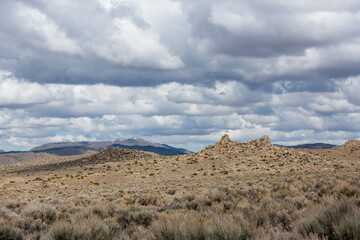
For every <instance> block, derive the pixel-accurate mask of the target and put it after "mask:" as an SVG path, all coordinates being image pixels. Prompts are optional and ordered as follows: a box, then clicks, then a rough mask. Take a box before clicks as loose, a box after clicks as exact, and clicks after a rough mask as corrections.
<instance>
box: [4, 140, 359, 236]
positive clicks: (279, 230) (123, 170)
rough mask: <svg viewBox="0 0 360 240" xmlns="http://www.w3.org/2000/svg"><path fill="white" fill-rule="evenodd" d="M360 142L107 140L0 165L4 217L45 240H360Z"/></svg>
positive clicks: (23, 233) (19, 230)
mask: <svg viewBox="0 0 360 240" xmlns="http://www.w3.org/2000/svg"><path fill="white" fill-rule="evenodd" d="M358 143H359V142H358V141H349V142H348V143H346V144H344V145H343V146H341V147H338V148H334V149H289V148H286V147H280V146H276V145H273V144H272V143H271V141H270V139H269V137H268V136H263V137H262V138H259V139H254V140H251V141H248V142H243V143H241V142H237V141H232V140H230V138H229V136H228V135H224V136H223V137H222V138H221V139H220V141H218V142H217V143H215V144H213V145H210V146H208V147H206V148H205V149H203V150H201V151H198V152H196V153H191V154H187V155H178V156H160V155H157V154H155V153H150V152H142V151H138V150H129V149H121V148H116V147H112V146H110V147H108V148H106V149H104V150H103V151H101V152H99V153H93V154H88V155H86V156H83V155H80V156H73V157H71V158H70V157H57V158H56V159H52V160H46V159H43V160H42V161H37V160H31V161H29V163H28V164H26V162H23V163H19V164H16V165H9V166H0V190H1V197H2V198H1V199H2V203H0V209H1V215H0V222H1V223H2V226H8V228H10V229H12V230H13V231H12V232H13V233H14V234H15V233H18V234H20V235H21V236H25V237H27V238H25V239H45V240H48V239H49V240H50V239H54V238H52V237H51V236H57V238H56V239H66V238H65V237H66V236H68V235H66V234H70V236H76V237H73V239H81V240H83V239H103V238H104V236H105V237H106V239H109V240H115V239H158V240H160V239H189V238H188V237H186V236H184V235H182V234H183V233H186V234H189V236H190V235H191V239H314V240H315V239H318V240H320V239H358V238H354V237H352V238H347V237H346V236H348V235H347V234H348V233H347V232H346V231H347V229H352V228H351V227H353V228H355V229H359V230H360V228H359V227H360V226H358V225H356V224H357V223H358V222H359V221H360V219H359V216H360V215H359V214H360V208H359V204H358V198H359V197H360V186H359V184H358V183H359V181H360V176H359V174H358V173H359V171H360V157H359V156H357V155H356V153H357V151H358V150H357V148H358ZM30 162H31V163H30ZM340 210H341V211H340ZM19 223H26V224H19ZM353 223H355V224H353ZM313 226H317V227H316V228H315V227H313ZM339 226H341V229H342V230H341V231H340V230H339V228H338V227H339ZM8 228H7V229H8ZM356 231H357V230H356ZM0 232H1V226H0ZM8 232H9V231H8V230H7V232H6V233H8ZM78 233H79V234H80V235H75V234H78ZM95 233H96V234H98V235H96V236H101V238H96V236H94V235H91V234H95ZM335 233H336V234H338V235H339V236H341V237H339V238H333V236H334V234H335ZM71 234H73V235H71ZM81 236H85V238H82V237H81ZM169 236H170V237H169ZM229 236H230V237H231V238H230V237H229ZM351 236H353V235H351ZM5 239H6V238H5ZM8 239H11V238H8ZM13 239H14V238H13ZM15 239H20V238H15Z"/></svg>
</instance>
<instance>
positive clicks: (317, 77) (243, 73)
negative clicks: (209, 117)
mask: <svg viewBox="0 0 360 240" xmlns="http://www.w3.org/2000/svg"><path fill="white" fill-rule="evenodd" d="M0 4H1V9H2V11H1V15H0V16H1V17H0V18H1V19H0V20H1V21H0V22H1V25H0V28H1V33H0V40H1V41H0V42H1V44H0V51H1V65H2V66H1V67H2V68H4V69H3V70H8V71H11V72H12V73H13V74H14V75H15V76H16V77H19V78H23V79H26V80H28V81H34V82H40V83H65V84H66V83H73V84H77V83H84V84H94V83H99V82H102V83H105V84H112V85H119V86H151V85H157V84H161V83H166V82H171V81H177V82H183V83H193V82H202V83H204V84H213V83H214V82H215V81H218V80H222V81H228V80H237V81H242V82H244V83H246V84H248V85H253V86H254V85H256V86H257V87H259V84H263V83H264V82H265V83H266V82H270V84H272V83H274V82H282V81H303V82H305V81H309V82H313V81H315V82H325V81H327V80H329V79H334V78H336V79H341V78H347V77H351V76H356V75H359V74H360V70H359V68H358V66H359V64H360V59H359V57H358V56H359V54H355V53H357V52H359V51H360V44H359V42H358V39H359V36H360V27H359V21H360V20H359V16H358V11H359V10H360V4H359V3H358V2H357V1H347V2H346V3H342V2H341V1H333V2H332V3H328V2H327V1H320V2H316V3H306V4H305V3H304V2H303V1H299V2H297V1H295V3H287V2H284V1H270V2H266V3H263V2H261V3H260V2H257V1H241V2H239V1H234V0H228V1H221V2H218V1H165V0H163V1H160V0H159V1H154V2H153V3H152V4H149V3H146V2H145V1H88V2H87V1H85V2H84V1H69V0H65V1H60V0H56V1H51V3H50V2H46V1H41V0H32V1H21V0H15V1H8V0H4V1H2V2H1V3H0ZM351 53H354V54H351ZM335 56H336V57H335ZM319 85H320V84H305V85H304V86H305V87H306V89H307V90H314V89H316V90H318V86H319ZM327 85H329V84H327ZM267 90H271V85H269V86H268V88H267ZM320 90H321V89H320Z"/></svg>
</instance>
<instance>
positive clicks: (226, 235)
mask: <svg viewBox="0 0 360 240" xmlns="http://www.w3.org/2000/svg"><path fill="white" fill-rule="evenodd" d="M206 235H207V237H206V239H208V240H220V239H226V240H242V239H251V238H252V237H253V236H252V233H251V232H250V231H249V229H248V228H247V227H245V226H244V225H242V226H241V223H238V222H236V221H235V220H234V219H232V218H231V217H229V216H228V215H227V216H226V217H221V218H218V219H216V221H215V222H214V223H213V224H212V226H210V227H209V228H208V230H207V234H206Z"/></svg>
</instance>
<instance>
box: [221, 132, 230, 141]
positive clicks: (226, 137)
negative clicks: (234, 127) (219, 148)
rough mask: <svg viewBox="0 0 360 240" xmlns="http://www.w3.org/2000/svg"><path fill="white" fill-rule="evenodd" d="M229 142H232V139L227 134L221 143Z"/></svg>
mask: <svg viewBox="0 0 360 240" xmlns="http://www.w3.org/2000/svg"><path fill="white" fill-rule="evenodd" d="M229 142H231V140H230V137H229V135H228V134H225V135H224V136H222V137H221V139H220V143H229Z"/></svg>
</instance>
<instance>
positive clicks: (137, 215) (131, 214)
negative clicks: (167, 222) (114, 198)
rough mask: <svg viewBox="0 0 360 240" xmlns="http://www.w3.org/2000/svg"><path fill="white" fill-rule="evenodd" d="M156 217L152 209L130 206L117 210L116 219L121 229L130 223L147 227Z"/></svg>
mask: <svg viewBox="0 0 360 240" xmlns="http://www.w3.org/2000/svg"><path fill="white" fill-rule="evenodd" d="M156 217H157V214H156V213H155V212H153V211H150V210H145V209H141V208H135V207H130V208H127V209H125V210H121V211H119V212H118V216H117V221H118V223H119V224H120V226H121V228H123V229H125V228H127V227H130V226H131V225H141V226H144V227H148V226H149V225H150V224H151V222H152V221H153V220H154V219H155V218H156Z"/></svg>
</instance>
